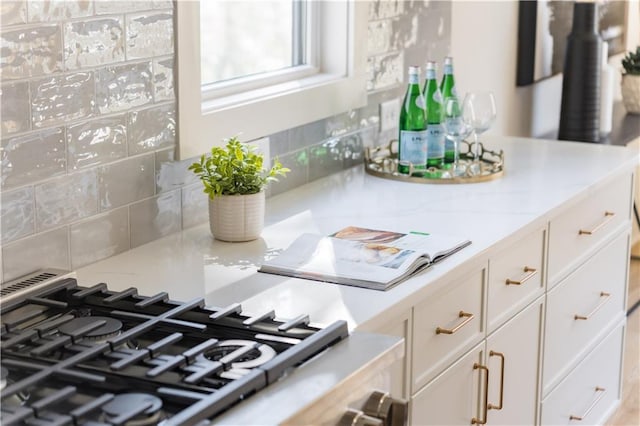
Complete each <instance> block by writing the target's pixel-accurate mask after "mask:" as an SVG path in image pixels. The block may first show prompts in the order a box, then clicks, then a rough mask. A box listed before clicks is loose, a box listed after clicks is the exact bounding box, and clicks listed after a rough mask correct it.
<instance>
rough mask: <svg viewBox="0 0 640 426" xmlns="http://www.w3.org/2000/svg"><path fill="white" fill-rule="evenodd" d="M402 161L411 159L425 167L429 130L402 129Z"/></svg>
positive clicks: (413, 162)
mask: <svg viewBox="0 0 640 426" xmlns="http://www.w3.org/2000/svg"><path fill="white" fill-rule="evenodd" d="M399 160H400V161H409V162H411V164H413V165H414V166H417V167H423V168H424V167H425V165H426V163H427V131H426V130H401V131H400V158H399Z"/></svg>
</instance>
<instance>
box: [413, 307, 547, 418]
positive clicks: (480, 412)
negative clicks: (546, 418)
mask: <svg viewBox="0 0 640 426" xmlns="http://www.w3.org/2000/svg"><path fill="white" fill-rule="evenodd" d="M543 307H544V301H543V298H542V297H541V298H539V299H538V300H537V301H536V302H535V303H532V304H531V305H530V306H529V307H528V308H527V309H525V310H524V311H522V312H520V313H519V314H518V315H516V316H515V317H514V318H513V319H511V320H510V321H509V322H507V324H505V325H504V326H503V327H501V328H500V329H498V330H496V332H495V333H493V334H492V335H491V336H489V338H488V339H487V340H486V341H483V342H482V343H480V344H479V345H477V346H476V347H474V348H473V349H471V350H470V351H468V352H467V353H466V354H465V355H464V356H463V357H462V358H460V359H459V360H457V361H456V362H455V363H453V365H451V366H450V367H449V368H447V369H446V370H445V371H444V372H442V373H441V374H440V375H438V376H437V377H436V378H435V379H433V380H432V381H431V382H430V383H429V384H428V385H426V386H425V387H424V388H423V389H421V390H420V391H418V392H417V393H416V394H415V395H414V397H413V399H412V408H411V410H412V411H411V419H412V424H420V425H464V424H473V423H476V424H483V423H485V422H486V423H487V424H495V425H514V424H527V425H533V424H535V422H536V418H537V411H538V410H537V403H538V386H537V383H538V377H539V370H538V365H539V362H538V361H539V360H538V354H539V344H540V339H539V337H540V330H541V326H542V315H543ZM523 336H525V338H523Z"/></svg>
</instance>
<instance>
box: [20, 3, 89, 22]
mask: <svg viewBox="0 0 640 426" xmlns="http://www.w3.org/2000/svg"><path fill="white" fill-rule="evenodd" d="M28 4H29V9H28V13H29V22H48V21H59V20H62V19H70V18H78V17H84V16H90V15H92V14H93V4H92V2H91V1H88V0H29V1H28Z"/></svg>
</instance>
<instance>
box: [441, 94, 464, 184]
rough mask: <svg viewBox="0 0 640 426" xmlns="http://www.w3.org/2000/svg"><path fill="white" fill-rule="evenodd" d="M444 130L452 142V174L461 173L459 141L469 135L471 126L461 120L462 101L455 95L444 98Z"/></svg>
mask: <svg viewBox="0 0 640 426" xmlns="http://www.w3.org/2000/svg"><path fill="white" fill-rule="evenodd" d="M443 124H444V131H445V135H446V137H447V139H449V140H451V141H452V142H453V151H454V159H453V164H452V166H451V171H452V174H453V176H457V175H459V174H461V170H460V165H459V161H458V160H459V158H460V155H459V152H460V147H459V143H460V141H461V140H462V139H464V138H466V137H467V136H469V133H471V126H470V125H469V122H467V121H465V120H463V117H462V102H460V100H459V99H458V98H457V97H448V98H446V99H445V100H444V119H443Z"/></svg>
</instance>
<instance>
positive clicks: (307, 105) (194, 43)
mask: <svg viewBox="0 0 640 426" xmlns="http://www.w3.org/2000/svg"><path fill="white" fill-rule="evenodd" d="M366 13H367V9H366V3H365V2H360V1H357V0H340V1H318V0H314V1H312V0H236V1H227V0H207V1H202V2H192V1H178V2H177V13H176V14H177V52H176V57H177V61H178V66H177V79H176V80H177V84H178V123H179V124H178V132H179V133H178V138H179V156H180V158H189V157H193V156H196V155H200V154H202V153H204V152H206V151H207V150H208V149H209V148H210V147H211V146H212V145H214V144H222V140H223V139H224V138H228V137H230V136H233V135H238V134H239V135H240V136H241V138H242V140H251V139H256V138H259V137H262V136H267V135H269V134H272V133H275V132H278V131H281V130H285V129H288V128H291V127H295V126H298V125H301V124H305V123H308V122H311V121H315V120H319V119H321V118H325V117H328V116H331V115H335V114H338V113H341V112H345V111H348V110H350V109H353V108H357V107H360V106H363V105H364V104H365V103H366V75H365V65H366V56H365V55H366V52H365V45H366V43H365V38H366V25H367V17H366Z"/></svg>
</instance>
